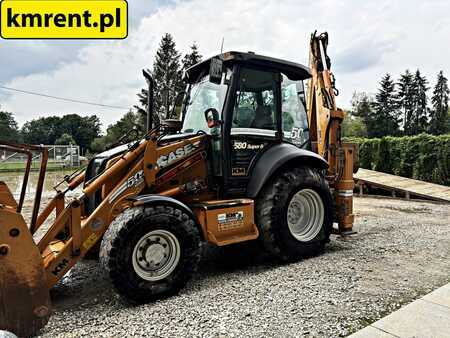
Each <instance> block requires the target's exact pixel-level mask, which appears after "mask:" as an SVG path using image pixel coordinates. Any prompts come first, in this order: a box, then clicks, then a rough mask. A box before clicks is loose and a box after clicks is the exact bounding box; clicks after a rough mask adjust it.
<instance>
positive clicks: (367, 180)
mask: <svg viewBox="0 0 450 338" xmlns="http://www.w3.org/2000/svg"><path fill="white" fill-rule="evenodd" d="M354 177H355V179H356V181H357V182H358V183H359V194H360V196H362V194H363V189H364V185H368V186H373V187H377V188H381V189H384V190H388V191H391V192H392V196H394V197H395V196H396V193H400V194H402V195H404V196H405V198H407V199H409V198H412V197H413V196H417V197H421V198H426V199H430V200H434V201H440V202H447V203H450V187H447V186H445V185H439V184H434V183H428V182H424V181H418V180H413V179H411V178H406V177H401V176H395V175H390V174H385V173H381V172H378V171H374V170H368V169H359V170H358V172H357V173H356V174H355V175H354Z"/></svg>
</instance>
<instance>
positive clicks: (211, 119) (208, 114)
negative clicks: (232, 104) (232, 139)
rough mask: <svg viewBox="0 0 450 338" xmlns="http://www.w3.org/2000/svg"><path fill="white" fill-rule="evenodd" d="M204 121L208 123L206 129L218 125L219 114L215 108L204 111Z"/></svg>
mask: <svg viewBox="0 0 450 338" xmlns="http://www.w3.org/2000/svg"><path fill="white" fill-rule="evenodd" d="M205 119H206V122H207V123H208V128H215V127H218V126H219V125H220V118H219V112H218V111H217V109H216V108H208V109H206V110H205Z"/></svg>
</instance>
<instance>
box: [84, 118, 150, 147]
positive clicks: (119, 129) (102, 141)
mask: <svg viewBox="0 0 450 338" xmlns="http://www.w3.org/2000/svg"><path fill="white" fill-rule="evenodd" d="M139 121H140V120H139V115H138V113H135V112H133V111H132V110H130V111H128V113H126V114H125V115H124V116H123V117H122V118H121V119H120V120H119V121H117V122H116V123H114V124H112V125H110V126H109V127H108V129H107V130H106V135H104V136H102V137H98V138H96V139H95V140H93V141H92V143H91V145H90V148H91V149H92V151H93V152H95V153H98V152H101V151H104V150H106V149H108V148H109V147H110V146H111V145H113V144H114V143H116V142H117V141H118V140H119V139H120V138H121V137H122V136H124V135H125V134H127V133H129V131H130V130H132V129H135V130H136V131H137V132H138V133H137V134H136V133H131V134H130V137H139V136H142V134H143V129H142V125H141V123H140V122H139Z"/></svg>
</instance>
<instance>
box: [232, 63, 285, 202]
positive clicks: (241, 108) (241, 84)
mask: <svg viewBox="0 0 450 338" xmlns="http://www.w3.org/2000/svg"><path fill="white" fill-rule="evenodd" d="M233 92H234V96H233V98H232V105H230V106H231V107H230V109H229V111H228V114H227V120H226V125H227V128H225V130H226V131H227V133H226V135H224V147H227V151H226V152H225V158H226V161H225V162H226V166H225V167H226V169H227V170H226V175H225V176H226V179H225V189H224V191H225V193H226V194H228V195H240V194H243V193H245V191H246V187H247V183H248V181H249V178H250V177H251V173H252V168H253V166H254V164H255V163H256V161H257V159H258V157H259V156H260V155H261V154H262V153H263V152H264V151H265V150H266V149H267V148H268V147H270V146H271V145H273V144H274V143H276V142H280V141H281V138H282V134H281V120H280V118H279V116H280V111H281V109H280V108H281V105H280V103H281V102H280V74H279V73H278V72H276V71H270V70H264V69H258V68H250V67H241V68H240V70H239V76H238V79H237V81H236V83H235V90H234V91H233Z"/></svg>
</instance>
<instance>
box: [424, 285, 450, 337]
mask: <svg viewBox="0 0 450 338" xmlns="http://www.w3.org/2000/svg"><path fill="white" fill-rule="evenodd" d="M422 299H423V300H426V301H428V302H432V303H436V304H440V305H443V306H446V307H448V308H450V284H447V285H445V286H443V287H441V288H439V289H437V290H434V291H433V292H431V293H429V294H428V295H426V296H424V297H423V298H422ZM449 336H450V332H449Z"/></svg>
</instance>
